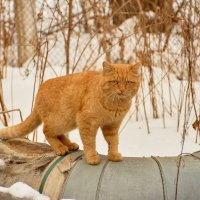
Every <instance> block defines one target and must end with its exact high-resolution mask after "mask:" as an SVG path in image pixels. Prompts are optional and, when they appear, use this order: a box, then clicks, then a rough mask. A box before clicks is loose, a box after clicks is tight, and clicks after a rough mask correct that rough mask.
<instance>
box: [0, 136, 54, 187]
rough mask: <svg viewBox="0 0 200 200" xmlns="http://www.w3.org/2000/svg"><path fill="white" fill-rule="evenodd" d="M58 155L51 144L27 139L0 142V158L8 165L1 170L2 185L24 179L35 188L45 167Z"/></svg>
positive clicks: (0, 180) (23, 180)
mask: <svg viewBox="0 0 200 200" xmlns="http://www.w3.org/2000/svg"><path fill="white" fill-rule="evenodd" d="M55 157H56V155H55V153H54V151H53V150H52V148H51V147H50V146H49V145H46V144H40V143H33V142H31V141H29V140H27V139H12V140H7V141H2V142H1V143H0V159H3V160H4V161H5V163H6V167H5V168H3V169H1V171H0V185H1V186H5V187H9V186H11V185H12V184H13V183H15V182H17V181H19V180H20V181H22V182H24V183H26V184H28V185H30V186H31V187H33V188H35V189H36V187H37V186H38V185H39V180H40V178H41V176H42V174H43V172H44V170H45V167H47V165H48V164H49V163H50V162H51V161H52V160H53V159H54V158H55Z"/></svg>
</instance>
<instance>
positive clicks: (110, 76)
mask: <svg viewBox="0 0 200 200" xmlns="http://www.w3.org/2000/svg"><path fill="white" fill-rule="evenodd" d="M140 66H141V63H136V64H110V63H108V62H106V61H104V62H103V84H102V89H103V91H104V93H105V94H107V95H108V96H110V97H111V98H113V99H131V98H132V97H133V96H134V95H135V94H136V93H137V91H138V89H139V86H140V79H141V76H140V69H141V68H140Z"/></svg>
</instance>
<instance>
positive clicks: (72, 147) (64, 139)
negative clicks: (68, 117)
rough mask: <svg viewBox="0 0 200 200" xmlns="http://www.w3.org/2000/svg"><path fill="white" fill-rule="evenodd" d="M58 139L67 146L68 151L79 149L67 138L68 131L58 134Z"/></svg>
mask: <svg viewBox="0 0 200 200" xmlns="http://www.w3.org/2000/svg"><path fill="white" fill-rule="evenodd" d="M58 139H59V140H60V141H61V142H62V143H63V144H64V145H66V146H67V147H68V149H69V151H76V150H78V149H79V146H78V144H76V143H75V142H71V140H70V139H69V136H68V133H67V134H66V135H64V134H62V135H59V136H58Z"/></svg>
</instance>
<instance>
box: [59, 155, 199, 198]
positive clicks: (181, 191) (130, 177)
mask: <svg viewBox="0 0 200 200" xmlns="http://www.w3.org/2000/svg"><path fill="white" fill-rule="evenodd" d="M179 159H181V160H180V161H181V162H180V166H178V163H179ZM177 174H178V176H177ZM177 177H178V178H177ZM199 187H200V152H195V153H193V154H188V155H184V156H178V157H151V158H145V157H143V158H135V157H131V158H124V160H123V162H117V163H115V162H110V161H108V160H107V159H106V157H105V156H102V162H101V164H99V165H97V166H90V165H88V164H86V162H85V161H84V160H82V159H80V160H78V161H77V162H76V164H75V166H74V167H73V168H72V169H71V171H70V174H69V176H68V177H67V179H66V182H65V185H64V191H63V194H62V197H61V198H71V199H76V200H120V199H122V200H126V199H127V200H162V199H164V200H200V189H199Z"/></svg>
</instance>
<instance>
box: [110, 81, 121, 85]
mask: <svg viewBox="0 0 200 200" xmlns="http://www.w3.org/2000/svg"><path fill="white" fill-rule="evenodd" d="M110 82H111V83H112V84H116V85H117V84H118V83H119V81H117V80H113V81H110Z"/></svg>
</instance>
